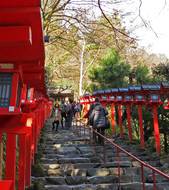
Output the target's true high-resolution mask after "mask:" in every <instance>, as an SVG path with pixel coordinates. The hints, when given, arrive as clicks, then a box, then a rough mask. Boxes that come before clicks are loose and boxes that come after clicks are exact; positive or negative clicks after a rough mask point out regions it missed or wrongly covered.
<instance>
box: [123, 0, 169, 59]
mask: <svg viewBox="0 0 169 190" xmlns="http://www.w3.org/2000/svg"><path fill="white" fill-rule="evenodd" d="M133 2H134V3H131V5H130V6H127V7H126V9H127V8H129V9H131V11H132V10H135V11H134V14H133V15H132V17H133V18H135V20H134V21H133V22H131V17H130V18H129V17H128V18H126V27H127V28H128V29H129V30H130V28H132V25H133V27H134V26H136V25H140V27H138V28H137V29H135V30H134V32H133V34H134V35H136V36H137V38H138V39H139V40H138V44H139V45H140V46H141V47H145V49H146V50H147V51H148V52H150V53H157V54H165V55H166V56H167V57H168V58H169V1H167V0H142V5H141V9H140V10H141V11H140V14H141V17H142V18H143V19H144V20H145V22H146V23H148V27H145V26H144V24H143V22H142V20H141V18H140V17H139V16H138V14H139V11H138V7H139V0H134V1H133ZM136 2H137V3H136ZM124 8H125V6H124V7H123V9H124ZM137 16H138V17H137Z"/></svg>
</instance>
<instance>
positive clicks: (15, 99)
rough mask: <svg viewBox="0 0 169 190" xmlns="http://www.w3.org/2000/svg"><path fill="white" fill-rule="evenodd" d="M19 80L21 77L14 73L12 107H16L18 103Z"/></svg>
mask: <svg viewBox="0 0 169 190" xmlns="http://www.w3.org/2000/svg"><path fill="white" fill-rule="evenodd" d="M18 80H19V75H18V73H14V74H13V77H12V89H11V94H12V96H11V98H10V106H14V107H15V106H16V101H17V90H18Z"/></svg>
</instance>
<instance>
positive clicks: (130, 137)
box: [126, 105, 132, 142]
mask: <svg viewBox="0 0 169 190" xmlns="http://www.w3.org/2000/svg"><path fill="white" fill-rule="evenodd" d="M126 109H127V127H128V135H129V140H130V142H131V141H132V128H131V106H130V105H127V106H126Z"/></svg>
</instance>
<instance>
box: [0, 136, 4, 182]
mask: <svg viewBox="0 0 169 190" xmlns="http://www.w3.org/2000/svg"><path fill="white" fill-rule="evenodd" d="M2 161H3V142H2V133H0V179H2Z"/></svg>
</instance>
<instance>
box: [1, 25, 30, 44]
mask: <svg viewBox="0 0 169 190" xmlns="http://www.w3.org/2000/svg"><path fill="white" fill-rule="evenodd" d="M30 45H32V31H31V28H30V27H29V26H6V27H2V26H1V27H0V47H17V46H21V47H24V46H30Z"/></svg>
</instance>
